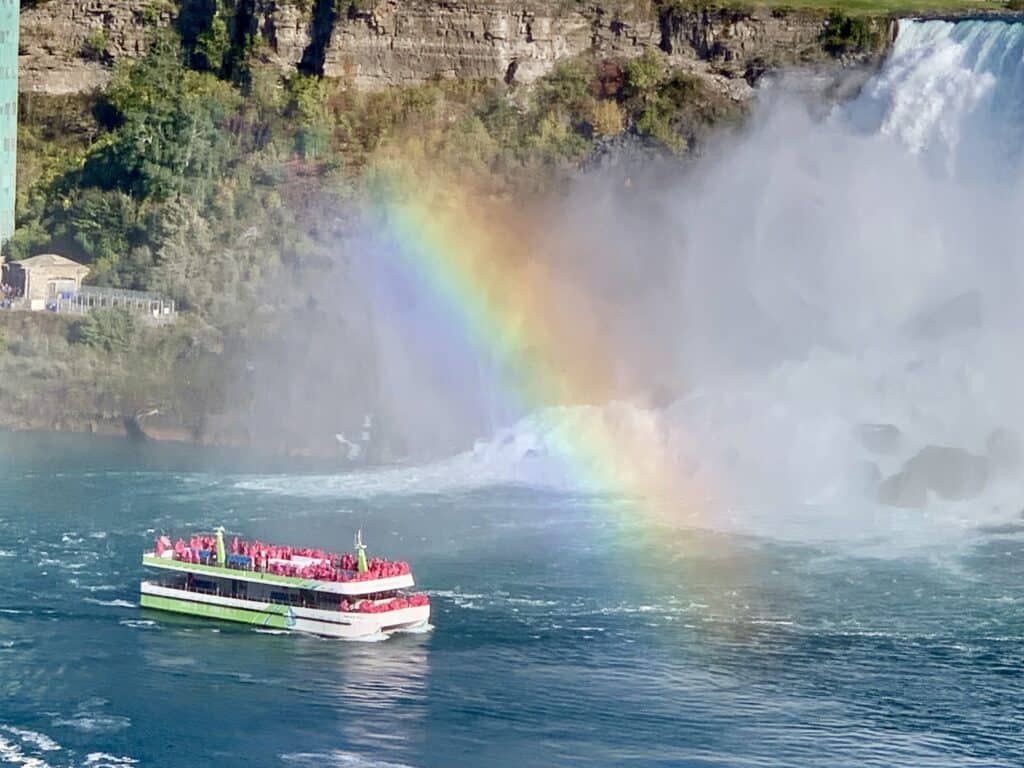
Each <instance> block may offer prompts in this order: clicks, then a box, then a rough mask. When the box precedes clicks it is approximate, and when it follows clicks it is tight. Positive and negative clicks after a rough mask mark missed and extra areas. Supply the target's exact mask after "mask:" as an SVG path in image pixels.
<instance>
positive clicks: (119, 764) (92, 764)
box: [82, 752, 139, 768]
mask: <svg viewBox="0 0 1024 768" xmlns="http://www.w3.org/2000/svg"><path fill="white" fill-rule="evenodd" d="M138 762H139V761H138V760H135V759H134V758H131V757H125V756H123V755H110V754H107V753H106V752H90V753H89V754H88V755H86V757H85V762H84V763H83V764H82V765H83V766H89V768H127V766H131V765H137V764H138Z"/></svg>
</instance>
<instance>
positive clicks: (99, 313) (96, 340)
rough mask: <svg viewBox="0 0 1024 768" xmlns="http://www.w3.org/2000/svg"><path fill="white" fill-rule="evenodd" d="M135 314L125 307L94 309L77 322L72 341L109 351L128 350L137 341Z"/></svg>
mask: <svg viewBox="0 0 1024 768" xmlns="http://www.w3.org/2000/svg"><path fill="white" fill-rule="evenodd" d="M137 333H138V327H137V324H136V320H135V315H133V314H132V313H131V312H128V311H127V310H123V309H94V310H93V311H92V312H90V313H89V314H88V315H86V316H85V317H84V318H82V319H81V320H79V321H78V323H76V324H75V326H74V329H73V332H72V341H76V342H80V343H82V344H86V345H88V346H90V347H95V348H97V349H105V350H106V351H107V352H127V351H128V350H129V349H131V348H132V345H133V344H134V342H135V337H136V334H137Z"/></svg>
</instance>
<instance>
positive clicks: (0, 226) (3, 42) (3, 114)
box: [0, 0, 21, 244]
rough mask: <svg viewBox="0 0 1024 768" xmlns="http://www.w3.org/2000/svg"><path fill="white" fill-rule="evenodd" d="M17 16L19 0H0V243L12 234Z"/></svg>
mask: <svg viewBox="0 0 1024 768" xmlns="http://www.w3.org/2000/svg"><path fill="white" fill-rule="evenodd" d="M20 17H21V3H20V1H19V0H0V244H2V243H4V242H6V241H7V239H8V238H9V237H10V236H11V235H12V234H13V233H14V200H15V186H14V185H15V176H16V172H17V166H18V24H19V21H20Z"/></svg>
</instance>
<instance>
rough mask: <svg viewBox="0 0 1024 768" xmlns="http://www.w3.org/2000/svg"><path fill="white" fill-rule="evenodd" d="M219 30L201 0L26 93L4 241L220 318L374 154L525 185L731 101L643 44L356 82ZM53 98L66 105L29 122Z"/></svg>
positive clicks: (688, 126)
mask: <svg viewBox="0 0 1024 768" xmlns="http://www.w3.org/2000/svg"><path fill="white" fill-rule="evenodd" d="M217 7H218V8H219V6H217ZM183 39H185V40H186V42H187V43H188V44H187V45H183V43H182V40H183ZM233 45H234V44H233V43H232V40H231V34H230V30H229V28H228V26H227V24H226V22H225V21H224V18H223V17H222V15H220V12H219V11H218V13H217V14H214V16H212V17H211V18H210V19H207V20H206V21H204V22H202V23H199V22H196V23H195V24H194V26H193V27H191V28H188V29H186V30H184V32H183V36H179V35H178V34H177V33H176V32H173V31H167V32H163V33H160V34H159V35H158V36H157V37H155V39H154V40H153V41H152V44H151V45H150V48H149V52H148V54H147V55H146V56H144V57H143V58H142V59H140V60H138V61H136V62H134V63H127V64H122V65H119V66H118V68H117V70H116V72H115V75H114V79H113V82H112V84H111V86H110V87H109V89H108V90H107V91H106V93H105V94H104V95H103V96H102V97H101V98H99V100H98V101H96V102H95V103H94V104H92V105H78V106H77V107H75V108H74V109H71V110H68V109H66V108H63V109H62V108H61V105H59V104H58V105H56V108H53V109H51V108H48V107H47V105H46V103H45V101H44V100H43V99H42V98H40V97H35V98H34V99H30V100H29V102H28V108H27V109H26V114H25V118H26V119H24V120H23V125H22V129H21V136H20V139H21V156H22V167H21V168H19V173H20V179H21V180H22V181H23V182H27V184H23V186H22V189H21V190H19V216H18V224H19V227H18V230H17V232H16V234H15V237H14V238H13V239H12V241H11V242H10V243H9V244H8V246H7V248H8V254H9V255H11V256H15V257H24V256H27V255H31V254H32V253H36V252H40V251H43V250H52V251H56V252H58V253H62V254H65V255H67V256H69V257H70V258H73V259H76V260H79V261H82V262H84V263H87V264H89V265H90V267H91V269H92V272H91V275H90V280H91V281H93V282H97V283H99V284H105V285H111V286H116V287H123V288H133V289H142V290H153V291H158V292H161V293H164V294H166V295H168V296H169V297H170V298H174V299H176V300H177V301H179V302H180V303H181V305H182V307H183V308H185V309H189V308H192V309H196V310H198V311H200V312H201V313H203V314H204V316H205V317H206V318H207V319H208V320H211V321H213V322H214V323H216V324H217V325H219V326H222V327H224V326H229V325H231V324H232V323H234V322H236V320H237V321H240V318H241V317H242V316H243V315H244V313H245V311H246V310H245V304H246V302H249V301H251V300H253V299H254V298H255V297H256V296H258V295H260V293H261V291H262V289H261V287H260V285H259V280H260V279H261V277H262V276H265V275H268V274H271V273H276V272H277V271H278V270H279V269H281V268H285V267H287V266H288V265H297V264H302V263H305V262H307V261H309V260H314V261H315V260H317V259H318V258H321V255H318V254H322V252H323V251H324V250H325V248H328V247H329V245H330V242H329V241H330V238H329V237H326V236H323V235H321V236H317V235H316V234H312V236H311V233H315V232H317V231H319V230H322V227H319V226H317V224H316V217H317V216H318V215H320V214H321V213H323V212H324V211H325V210H329V209H330V208H331V207H332V206H335V207H336V203H337V201H338V200H342V199H345V198H348V197H351V196H353V195H356V194H358V190H359V187H360V185H362V184H364V183H367V182H370V181H372V180H373V179H375V178H379V170H380V169H382V168H385V167H387V166H388V164H389V163H401V162H403V160H407V161H409V163H416V162H417V161H419V162H420V164H421V165H427V164H429V165H430V166H431V168H432V170H433V171H434V172H436V173H437V174H439V175H441V176H442V177H443V176H446V175H451V176H452V177H453V180H458V181H460V182H462V183H470V184H474V185H480V186H481V187H483V188H484V189H487V190H490V191H493V192H497V193H507V192H510V191H515V190H516V189H517V188H518V189H537V188H538V187H543V186H545V185H546V184H548V183H549V182H550V181H551V180H552V179H557V178H558V176H559V175H560V174H561V173H562V171H564V170H568V169H571V168H572V167H573V166H574V165H575V164H576V163H577V162H579V161H580V160H582V159H584V158H585V157H586V156H587V155H588V153H589V152H590V151H591V150H592V148H593V146H594V142H595V141H597V140H598V139H600V138H602V137H608V136H614V135H616V134H618V133H622V132H627V133H635V134H639V135H642V136H646V137H649V138H652V139H654V140H656V141H658V142H660V143H661V144H662V145H664V146H665V147H666V148H667V149H669V150H671V151H678V150H681V149H684V148H685V147H687V146H688V145H689V144H690V143H692V141H693V140H694V138H695V137H699V135H700V134H701V132H702V130H703V129H704V127H705V126H706V124H708V123H710V122H712V121H713V120H715V119H718V118H720V117H721V116H723V115H728V114H731V113H733V112H735V111H736V110H735V108H734V107H732V105H730V104H729V103H727V102H725V101H723V100H722V98H721V97H715V96H713V95H712V94H710V93H708V92H707V91H706V89H704V88H703V86H702V83H701V81H699V80H697V79H696V78H692V77H689V76H686V75H683V74H681V73H673V72H671V71H670V70H669V67H668V64H667V61H666V60H665V59H664V57H663V56H661V55H660V54H658V53H656V52H650V53H648V54H646V55H644V56H643V57H641V58H640V59H637V60H635V61H633V62H630V63H624V62H617V61H614V60H604V61H596V60H592V59H578V60H572V61H566V62H563V63H562V64H560V65H559V66H558V67H556V68H555V70H554V71H553V72H552V73H551V74H550V75H548V76H547V77H545V78H542V79H541V80H540V81H539V82H538V83H537V84H536V85H535V86H533V87H532V88H530V89H511V90H510V89H507V88H505V87H504V86H492V85H484V84H480V83H472V82H470V83H467V82H445V83H433V84H427V85H423V86H417V87H408V88H394V89H390V90H387V91H382V92H376V93H359V92H356V91H354V90H352V89H350V88H348V87H346V86H345V84H344V83H337V82H332V81H329V80H324V79H320V78H317V77H313V76H307V75H302V74H295V75H293V76H291V77H283V76H282V74H281V73H280V72H279V71H278V70H277V69H275V68H274V67H272V66H270V65H269V64H264V63H262V58H261V55H260V51H259V50H250V48H251V46H250V48H245V50H241V51H240V50H237V49H236V48H235V47H233ZM246 45H249V44H248V43H247V44H246ZM33 111H39V112H41V114H40V115H39V118H40V119H38V120H35V119H33ZM67 115H74V116H75V117H74V125H72V126H66V127H65V130H63V131H60V130H59V129H58V130H52V129H50V128H48V127H47V126H50V125H53V124H57V123H59V122H60V121H64V122H68V121H70V120H71V118H69V117H68V116H67ZM55 119H56V120H57V123H55V122H54V121H55Z"/></svg>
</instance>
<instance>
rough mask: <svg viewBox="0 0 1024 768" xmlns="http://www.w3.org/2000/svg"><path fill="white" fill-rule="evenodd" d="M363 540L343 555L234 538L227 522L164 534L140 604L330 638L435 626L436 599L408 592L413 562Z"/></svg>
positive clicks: (148, 559) (150, 561)
mask: <svg viewBox="0 0 1024 768" xmlns="http://www.w3.org/2000/svg"><path fill="white" fill-rule="evenodd" d="M355 543H356V546H355V554H351V553H344V554H335V553H332V552H325V551H323V550H321V549H312V548H303V547H286V546H278V545H273V544H266V543H264V542H261V541H244V540H242V539H239V538H237V537H234V538H232V540H231V542H230V543H227V544H226V543H225V537H224V529H223V528H218V529H217V530H216V531H215V532H213V533H212V534H196V535H193V536H192V537H191V538H190V539H189V541H185V540H183V539H178V540H177V541H176V542H174V543H173V544H172V543H171V540H170V539H169V538H168V537H166V536H161V537H159V538H157V540H156V543H155V546H154V548H153V551H151V552H146V553H144V554H143V556H142V564H143V565H144V566H146V567H149V568H155V569H158V570H159V571H160V575H159V576H158V577H157V578H154V579H147V580H146V581H143V582H142V584H141V592H142V595H141V599H140V604H141V606H142V607H143V608H154V609H156V610H161V611H171V612H173V613H186V614H190V615H192V616H203V617H206V618H212V619H222V620H224V621H235V622H241V623H243V624H253V625H256V626H258V627H266V628H268V629H277V630H290V631H295V632H306V633H310V634H314V635H322V636H326V637H341V638H365V637H372V636H375V635H381V634H388V633H391V632H395V631H398V630H414V629H420V628H426V627H428V626H429V619H430V600H429V598H428V597H427V596H426V595H425V594H423V593H410V592H409V591H408V590H410V589H411V588H412V586H413V578H412V571H411V570H410V569H409V564H408V563H406V562H402V561H393V560H385V559H383V558H379V557H374V558H370V559H367V557H366V547H365V545H363V542H362V535H361V533H360V534H357V536H356V542H355Z"/></svg>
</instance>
